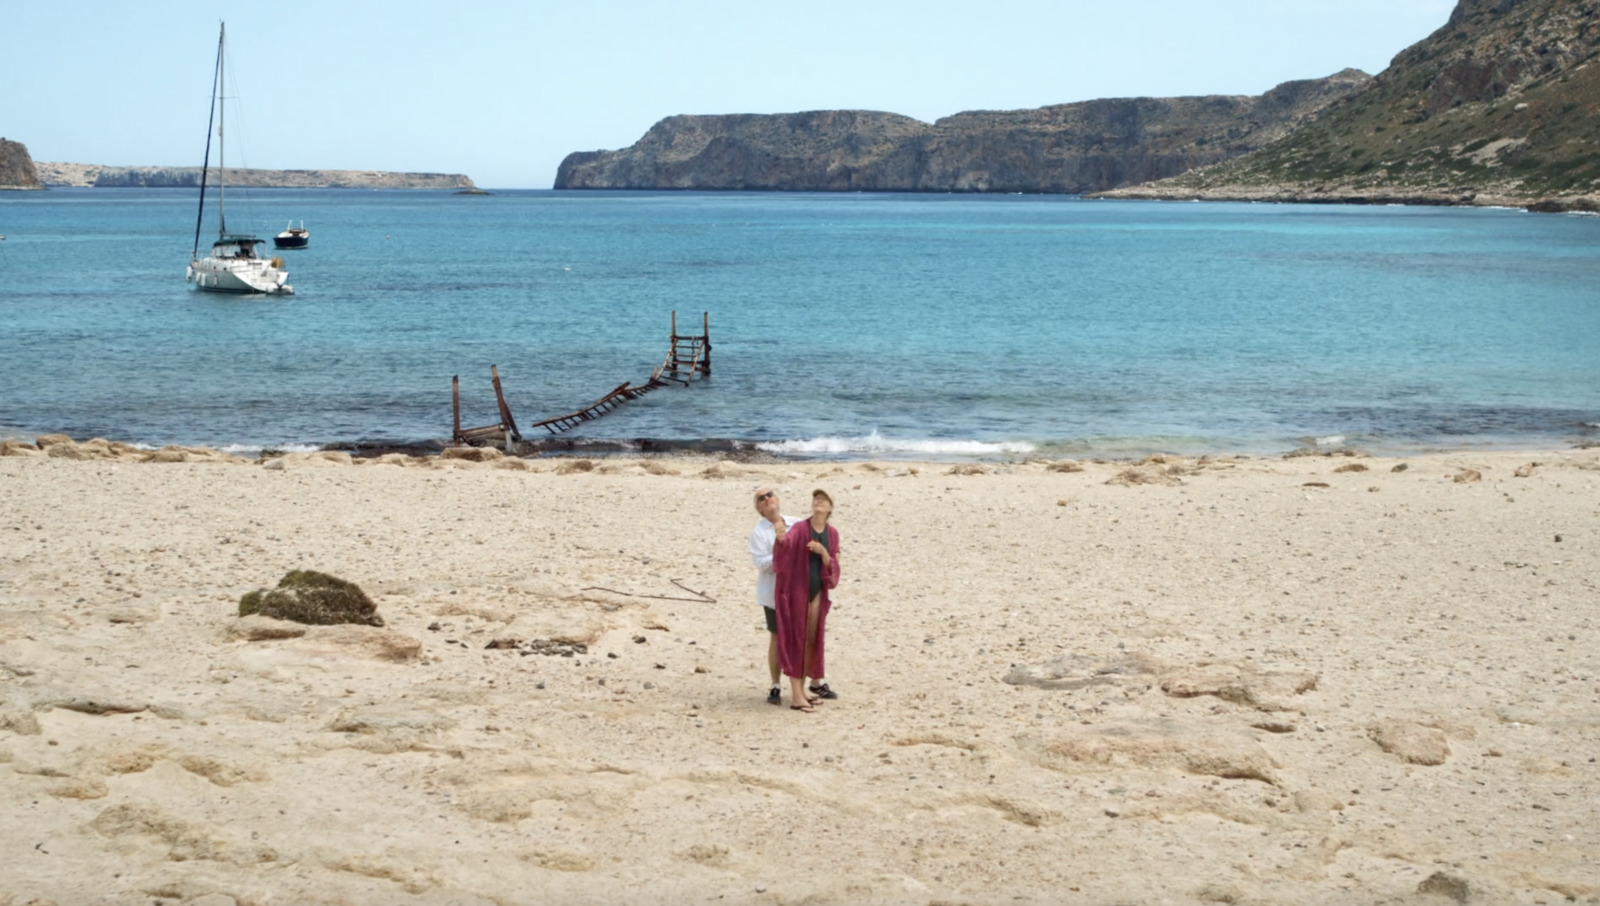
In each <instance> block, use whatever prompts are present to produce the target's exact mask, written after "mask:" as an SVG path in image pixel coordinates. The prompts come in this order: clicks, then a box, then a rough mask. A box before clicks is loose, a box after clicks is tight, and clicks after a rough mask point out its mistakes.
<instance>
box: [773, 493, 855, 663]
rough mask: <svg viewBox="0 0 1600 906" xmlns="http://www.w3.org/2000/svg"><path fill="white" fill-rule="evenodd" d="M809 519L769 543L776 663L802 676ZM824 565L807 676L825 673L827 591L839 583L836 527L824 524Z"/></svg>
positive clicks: (808, 590) (808, 588)
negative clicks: (773, 576)
mask: <svg viewBox="0 0 1600 906" xmlns="http://www.w3.org/2000/svg"><path fill="white" fill-rule="evenodd" d="M810 541H811V520H810V519H802V520H800V521H799V522H796V523H795V524H794V525H793V526H790V528H789V531H788V533H787V534H785V535H784V536H783V541H782V543H780V544H778V545H776V546H774V547H773V550H772V567H773V571H774V572H775V573H777V576H778V585H777V590H776V594H775V595H774V599H775V601H776V602H777V605H778V606H777V611H778V666H779V667H780V668H782V670H783V674H784V676H803V675H804V671H805V657H806V606H807V605H808V604H809V603H810V602H811V562H810V558H811V552H810V551H809V550H806V545H807V544H808V543H810ZM828 558H829V562H828V565H826V566H824V567H823V568H822V592H821V594H822V601H821V602H820V606H819V607H818V612H817V641H816V647H814V648H812V649H811V678H812V679H816V678H818V677H823V676H827V675H828V672H827V670H826V669H824V667H823V661H822V640H823V636H824V634H825V630H826V628H827V622H828V606H829V603H830V602H829V600H828V591H829V590H830V589H833V588H835V587H837V586H838V584H839V530H838V529H836V528H834V527H833V526H831V525H830V526H828Z"/></svg>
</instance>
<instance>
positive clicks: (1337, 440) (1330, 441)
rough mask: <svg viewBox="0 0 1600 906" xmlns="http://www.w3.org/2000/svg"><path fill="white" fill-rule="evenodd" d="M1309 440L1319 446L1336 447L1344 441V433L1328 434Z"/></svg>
mask: <svg viewBox="0 0 1600 906" xmlns="http://www.w3.org/2000/svg"><path fill="white" fill-rule="evenodd" d="M1311 442H1312V443H1313V444H1315V445H1316V446H1319V447H1337V446H1340V445H1341V444H1343V443H1344V435H1343V434H1329V435H1328V436H1327V437H1314V438H1312V439H1311Z"/></svg>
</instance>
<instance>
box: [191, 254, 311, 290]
mask: <svg viewBox="0 0 1600 906" xmlns="http://www.w3.org/2000/svg"><path fill="white" fill-rule="evenodd" d="M184 279H185V280H187V281H189V282H190V283H193V284H194V285H195V287H196V288H197V289H202V290H205V291H207V292H214V293H240V294H256V295H260V294H265V295H269V296H280V295H281V296H292V295H294V287H292V286H290V285H289V283H288V280H289V273H288V271H285V270H284V269H282V268H277V267H273V266H272V265H271V264H270V263H269V262H266V261H262V260H261V259H259V258H247V259H228V258H215V257H211V256H207V257H205V258H200V259H198V260H195V261H191V262H189V270H188V272H187V273H186V274H185V275H184Z"/></svg>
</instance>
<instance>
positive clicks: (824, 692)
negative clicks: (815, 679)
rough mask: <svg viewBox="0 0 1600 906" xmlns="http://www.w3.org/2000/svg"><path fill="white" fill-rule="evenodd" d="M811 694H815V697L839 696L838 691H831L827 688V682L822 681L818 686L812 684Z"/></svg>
mask: <svg viewBox="0 0 1600 906" xmlns="http://www.w3.org/2000/svg"><path fill="white" fill-rule="evenodd" d="M811 694H812V695H815V696H816V697H817V698H838V697H839V693H837V692H835V691H833V690H832V689H829V688H828V684H827V683H823V684H822V685H820V686H812V687H811Z"/></svg>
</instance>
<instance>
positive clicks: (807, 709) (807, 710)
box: [789, 704, 817, 714]
mask: <svg viewBox="0 0 1600 906" xmlns="http://www.w3.org/2000/svg"><path fill="white" fill-rule="evenodd" d="M789 710H790V711H799V712H801V713H803V714H815V713H817V709H816V708H814V707H812V706H811V705H809V704H806V705H790V706H789Z"/></svg>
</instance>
